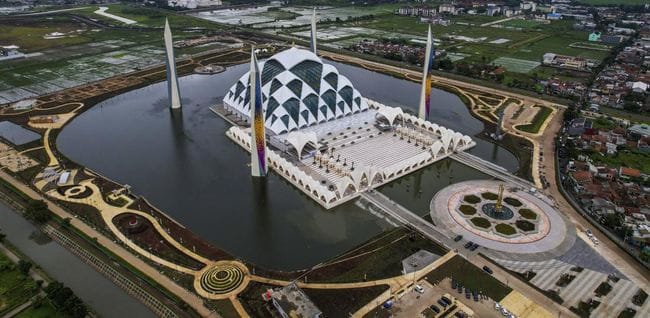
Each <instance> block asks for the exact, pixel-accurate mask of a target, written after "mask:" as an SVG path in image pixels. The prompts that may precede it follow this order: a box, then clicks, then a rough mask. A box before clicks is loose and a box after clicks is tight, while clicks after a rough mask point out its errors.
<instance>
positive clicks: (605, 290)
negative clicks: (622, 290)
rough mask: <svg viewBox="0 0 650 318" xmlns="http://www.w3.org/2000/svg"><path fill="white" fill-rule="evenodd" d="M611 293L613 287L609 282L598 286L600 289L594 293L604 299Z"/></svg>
mask: <svg viewBox="0 0 650 318" xmlns="http://www.w3.org/2000/svg"><path fill="white" fill-rule="evenodd" d="M610 291H612V285H610V284H608V283H607V282H602V283H600V285H598V288H596V290H595V291H594V293H596V296H598V297H602V296H605V295H607V294H609V292H610Z"/></svg>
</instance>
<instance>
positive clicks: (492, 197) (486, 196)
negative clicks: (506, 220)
mask: <svg viewBox="0 0 650 318" xmlns="http://www.w3.org/2000/svg"><path fill="white" fill-rule="evenodd" d="M481 196H482V197H483V199H486V200H496V199H498V198H499V195H498V194H496V193H494V192H483V193H481Z"/></svg>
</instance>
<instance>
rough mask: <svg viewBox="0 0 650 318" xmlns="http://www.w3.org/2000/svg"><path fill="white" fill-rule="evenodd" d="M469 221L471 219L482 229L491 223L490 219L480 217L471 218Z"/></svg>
mask: <svg viewBox="0 0 650 318" xmlns="http://www.w3.org/2000/svg"><path fill="white" fill-rule="evenodd" d="M470 221H472V223H473V224H474V225H476V226H478V227H481V228H484V229H487V228H489V227H490V225H491V223H490V221H488V220H487V219H486V218H481V217H475V218H472V219H471V220H470Z"/></svg>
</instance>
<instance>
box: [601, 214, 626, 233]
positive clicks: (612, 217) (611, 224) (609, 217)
mask: <svg viewBox="0 0 650 318" xmlns="http://www.w3.org/2000/svg"><path fill="white" fill-rule="evenodd" d="M603 224H604V225H605V226H607V227H608V228H611V229H615V228H617V227H619V226H621V225H622V224H623V222H622V221H621V218H620V217H619V216H618V214H616V213H608V214H606V215H605V216H604V217H603Z"/></svg>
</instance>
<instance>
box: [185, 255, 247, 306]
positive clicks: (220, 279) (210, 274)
mask: <svg viewBox="0 0 650 318" xmlns="http://www.w3.org/2000/svg"><path fill="white" fill-rule="evenodd" d="M248 281H249V278H248V271H247V270H246V268H245V267H244V266H243V264H241V263H239V262H236V261H219V262H216V263H214V264H212V265H209V266H206V267H205V268H204V269H203V270H202V271H201V272H200V273H198V274H197V275H196V276H195V281H194V287H195V288H196V290H197V291H198V292H199V294H201V296H203V297H206V298H211V299H223V298H228V297H230V296H231V295H236V294H237V293H239V292H240V291H241V290H243V289H244V288H246V285H248Z"/></svg>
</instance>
